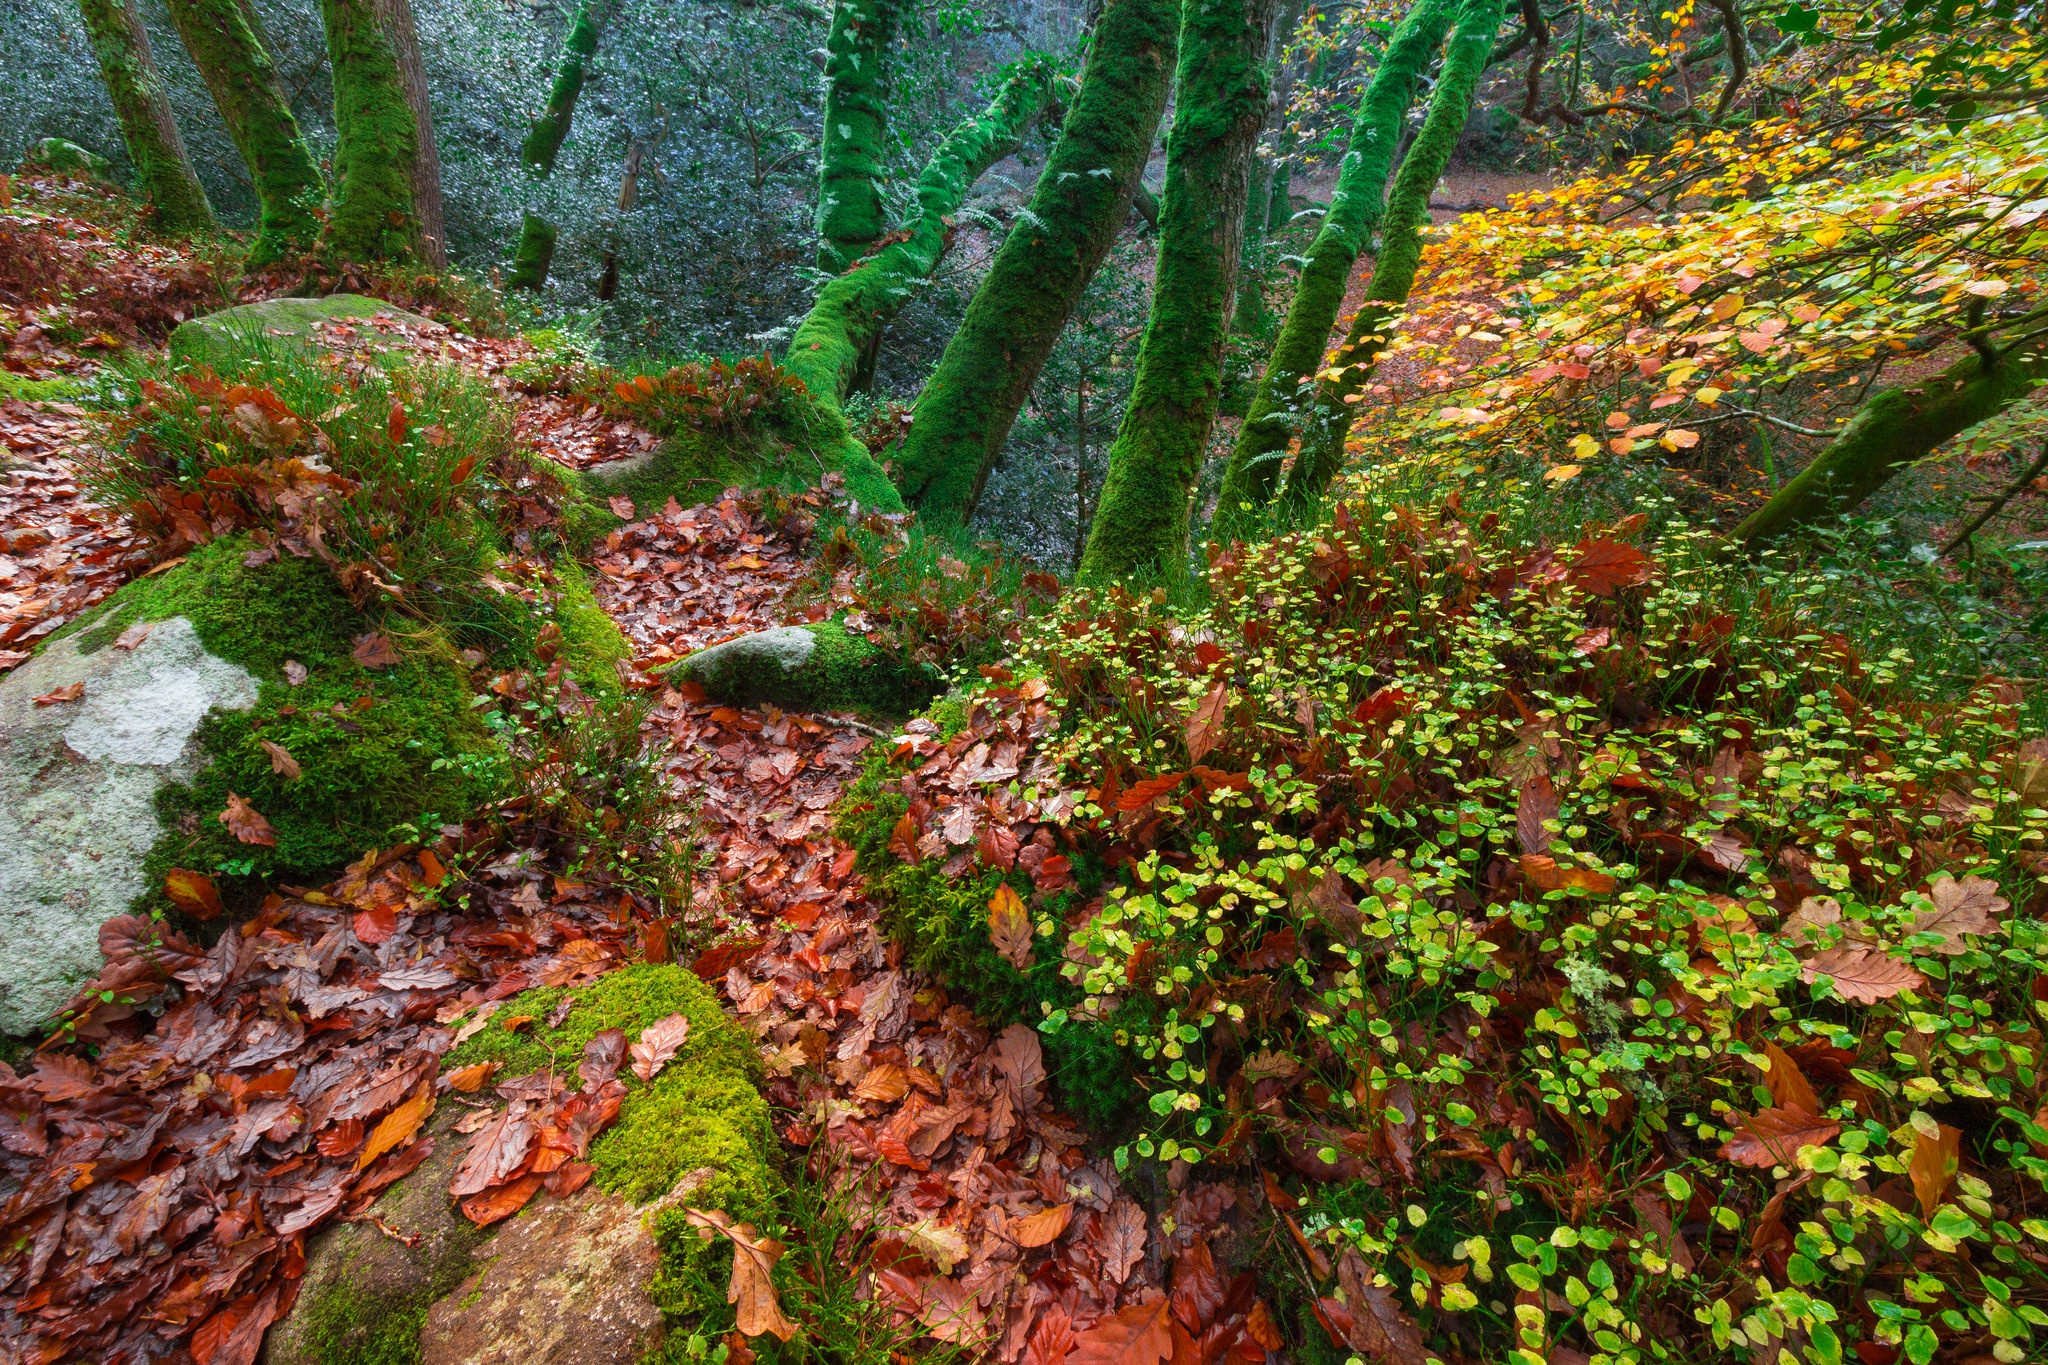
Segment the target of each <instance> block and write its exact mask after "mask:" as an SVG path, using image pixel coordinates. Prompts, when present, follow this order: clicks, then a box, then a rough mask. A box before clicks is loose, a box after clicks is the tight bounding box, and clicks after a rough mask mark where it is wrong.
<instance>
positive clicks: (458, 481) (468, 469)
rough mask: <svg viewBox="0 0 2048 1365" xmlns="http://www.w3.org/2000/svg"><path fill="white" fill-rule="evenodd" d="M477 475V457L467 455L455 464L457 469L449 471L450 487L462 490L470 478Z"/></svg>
mask: <svg viewBox="0 0 2048 1365" xmlns="http://www.w3.org/2000/svg"><path fill="white" fill-rule="evenodd" d="M474 473H476V456H474V455H465V456H463V457H462V458H461V459H459V460H457V461H456V462H455V468H453V469H451V470H449V471H448V486H449V487H450V488H460V487H461V486H462V485H463V484H466V483H468V482H469V476H470V475H472V474H474Z"/></svg>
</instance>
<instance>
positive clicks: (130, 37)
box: [78, 0, 214, 232]
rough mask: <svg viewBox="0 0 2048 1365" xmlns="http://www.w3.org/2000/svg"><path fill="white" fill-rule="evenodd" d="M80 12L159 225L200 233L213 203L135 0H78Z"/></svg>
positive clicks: (138, 177)
mask: <svg viewBox="0 0 2048 1365" xmlns="http://www.w3.org/2000/svg"><path fill="white" fill-rule="evenodd" d="M78 12H79V17H80V18H82V19H83V20H84V21H85V31H86V34H87V36H88V37H90V38H91V40H92V51H93V56H94V57H96V58H97V59H98V60H99V64H100V79H101V80H102V81H103V82H105V84H106V87H107V98H108V99H110V100H112V101H113V105H114V114H115V117H117V118H118V119H119V120H120V122H121V139H122V141H124V142H126V143H127V144H128V159H129V160H130V161H131V162H133V163H134V165H135V182H136V188H138V189H140V190H141V191H142V194H143V197H145V198H146V199H148V200H149V203H150V207H151V208H152V209H154V210H155V212H156V221H157V224H158V226H160V227H163V228H165V229H168V230H169V231H172V232H194V231H198V230H200V229H202V228H210V227H212V226H213V225H214V218H213V206H212V205H211V204H209V203H207V202H206V191H205V190H204V189H202V188H201V187H200V184H199V177H198V176H196V175H194V174H193V173H192V158H191V157H190V156H188V155H186V153H185V139H184V138H183V137H181V136H179V134H178V122H177V120H176V119H175V118H173V117H172V116H171V102H170V100H169V99H168V98H167V97H166V96H165V94H164V87H163V81H162V80H161V79H160V78H159V77H158V75H157V71H156V58H155V56H154V54H152V53H151V52H150V50H149V34H148V32H147V31H145V30H144V29H143V27H142V16H141V15H140V14H139V13H137V12H136V9H135V3H134V0H78Z"/></svg>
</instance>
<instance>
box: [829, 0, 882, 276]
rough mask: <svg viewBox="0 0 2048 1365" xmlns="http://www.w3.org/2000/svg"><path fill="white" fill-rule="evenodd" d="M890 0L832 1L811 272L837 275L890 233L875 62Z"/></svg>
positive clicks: (879, 85) (878, 75)
mask: <svg viewBox="0 0 2048 1365" xmlns="http://www.w3.org/2000/svg"><path fill="white" fill-rule="evenodd" d="M894 28H895V9H894V3H893V0H839V3H838V4H837V5H836V6H835V7H834V8H833V11H832V33H831V36H830V37H829V38H828V39H827V41H826V48H827V52H828V53H829V55H828V57H827V58H826V61H825V129H824V135H823V136H822V137H821V138H820V139H819V145H818V269H820V270H823V271H826V272H827V273H829V274H833V275H837V274H839V273H840V272H841V271H843V270H845V269H846V267H848V266H850V265H852V264H853V263H854V262H855V261H857V260H859V259H860V255H861V253H862V252H863V251H866V250H867V249H868V247H869V245H870V244H871V243H873V242H874V241H875V239H877V238H878V237H880V236H881V235H882V234H883V233H885V232H887V231H888V230H889V226H888V223H887V221H886V220H885V219H884V218H883V216H882V189H881V186H880V185H879V184H878V183H877V182H878V181H879V180H880V179H881V175H882V170H883V164H882V162H883V151H882V136H883V131H884V129H885V127H886V126H887V111H886V109H885V108H884V107H883V104H882V64H883V62H884V61H885V60H886V57H887V53H888V50H889V40H890V37H891V35H892V33H893V30H894Z"/></svg>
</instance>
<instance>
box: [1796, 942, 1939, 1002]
mask: <svg viewBox="0 0 2048 1365" xmlns="http://www.w3.org/2000/svg"><path fill="white" fill-rule="evenodd" d="M1799 975H1800V977H1801V978H1802V979H1804V980H1806V981H1818V980H1820V979H1821V978H1822V977H1826V978H1827V979H1828V980H1830V981H1832V982H1834V983H1835V989H1836V990H1837V991H1839V992H1841V994H1842V998H1843V999H1845V1000H1854V1001H1855V1002H1856V1003H1858V1004H1861V1005H1875V1004H1876V1003H1877V1002H1878V1001H1880V1000H1889V999H1891V997H1893V996H1895V995H1897V994H1898V993H1899V992H1901V991H1917V990H1919V989H1920V988H1921V987H1922V986H1925V985H1926V984H1927V978H1926V977H1924V976H1922V975H1921V974H1920V973H1919V971H1918V970H1917V969H1916V968H1914V967H1913V966H1912V965H1911V964H1910V963H1905V962H1901V961H1899V960H1898V959H1897V958H1895V957H1893V956H1891V955H1890V954H1889V953H1887V952H1885V950H1884V949H1882V948H1880V947H1877V946H1876V945H1874V944H1861V943H1845V944H1843V945H1842V946H1841V947H1839V948H1830V949H1828V950H1827V951H1826V952H1824V953H1816V954H1814V955H1813V956H1812V957H1810V958H1808V959H1806V962H1805V964H1804V965H1803V966H1802V967H1800V969H1799Z"/></svg>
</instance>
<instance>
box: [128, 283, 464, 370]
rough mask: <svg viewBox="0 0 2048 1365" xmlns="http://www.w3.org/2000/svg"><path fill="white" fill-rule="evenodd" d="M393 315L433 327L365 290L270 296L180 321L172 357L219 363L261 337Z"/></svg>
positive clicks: (302, 334)
mask: <svg viewBox="0 0 2048 1365" xmlns="http://www.w3.org/2000/svg"><path fill="white" fill-rule="evenodd" d="M379 313H388V314H390V315H391V316H393V317H395V318H397V319H398V320H399V321H400V322H403V323H405V324H407V325H408V326H414V327H431V326H433V325H435V324H434V323H433V321H432V320H431V319H428V318H423V317H421V316H420V315H419V314H417V313H408V312H406V311H405V310H404V309H403V308H399V307H396V306H395V305H392V304H389V303H386V302H384V300H382V299H372V298H366V297H364V296H363V295H361V294H329V295H327V296H326V297H324V298H317V299H266V300H264V301H263V302H261V303H245V304H242V305H241V306H240V307H237V308H223V309H221V310H220V311H219V312H217V313H208V314H206V315H205V316H203V317H196V318H193V319H191V320H190V321H189V322H182V323H179V324H178V326H177V328H176V330H174V331H173V332H172V333H171V337H170V341H169V343H168V345H169V347H170V353H171V356H172V358H173V359H176V360H190V361H194V362H199V363H209V364H210V363H214V362H216V361H217V360H219V359H222V358H224V357H231V356H235V355H238V354H240V353H242V352H243V351H245V350H246V349H247V348H248V347H249V346H250V344H251V342H252V341H254V340H257V339H262V338H271V339H283V340H287V341H305V340H308V339H309V338H311V336H312V335H313V331H314V329H315V328H316V327H318V326H319V325H320V324H321V323H324V322H367V321H368V320H370V319H371V318H374V317H376V316H377V315H378V314H379Z"/></svg>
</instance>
